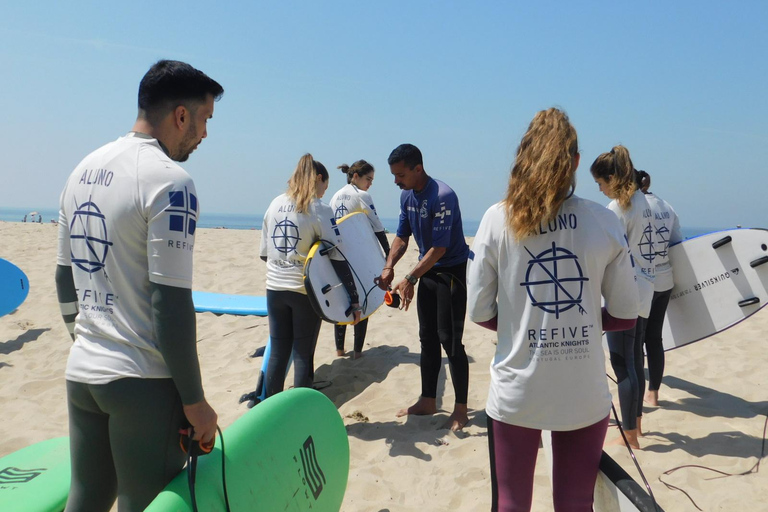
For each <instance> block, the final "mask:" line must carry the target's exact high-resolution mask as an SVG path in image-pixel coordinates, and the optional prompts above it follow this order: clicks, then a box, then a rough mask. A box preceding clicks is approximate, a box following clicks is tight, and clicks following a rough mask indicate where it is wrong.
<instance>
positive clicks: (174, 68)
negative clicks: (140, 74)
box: [139, 60, 224, 117]
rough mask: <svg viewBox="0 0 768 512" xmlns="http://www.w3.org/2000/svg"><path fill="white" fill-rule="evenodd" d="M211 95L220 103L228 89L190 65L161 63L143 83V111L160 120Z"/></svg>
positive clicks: (150, 71)
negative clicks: (181, 105) (188, 103)
mask: <svg viewBox="0 0 768 512" xmlns="http://www.w3.org/2000/svg"><path fill="white" fill-rule="evenodd" d="M209 94H210V95H211V96H213V99H214V100H215V101H218V100H219V99H220V98H221V96H222V95H223V94H224V88H223V87H222V86H221V85H219V83H218V82H217V81H216V80H213V79H212V78H210V77H209V76H208V75H206V74H205V73H203V72H202V71H200V70H199V69H195V68H193V67H192V66H190V65H189V64H187V63H186V62H180V61H178V60H159V61H157V62H156V63H155V64H153V65H152V67H151V68H149V71H147V73H146V74H145V75H144V78H142V79H141V83H140V84H139V110H140V111H144V112H145V113H146V115H147V116H151V117H156V116H159V115H164V114H166V113H167V112H169V111H171V110H172V109H174V108H176V106H178V105H179V104H183V103H186V102H188V101H194V102H203V101H205V99H206V97H207V96H208V95H209Z"/></svg>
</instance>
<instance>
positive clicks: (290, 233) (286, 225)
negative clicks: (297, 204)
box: [272, 218, 301, 254]
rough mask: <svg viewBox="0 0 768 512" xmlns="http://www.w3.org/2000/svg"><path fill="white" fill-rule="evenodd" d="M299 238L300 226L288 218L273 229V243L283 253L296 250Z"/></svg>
mask: <svg viewBox="0 0 768 512" xmlns="http://www.w3.org/2000/svg"><path fill="white" fill-rule="evenodd" d="M299 240H301V238H299V227H298V226H297V225H296V224H294V223H293V222H291V221H290V220H288V219H287V218H286V219H284V220H281V221H280V222H278V223H277V224H276V225H275V229H274V230H273V231H272V243H273V244H274V246H275V249H277V250H278V251H279V252H281V253H283V254H290V253H291V252H294V251H296V246H297V245H298V244H299Z"/></svg>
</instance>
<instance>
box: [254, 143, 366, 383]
mask: <svg viewBox="0 0 768 512" xmlns="http://www.w3.org/2000/svg"><path fill="white" fill-rule="evenodd" d="M328 178H329V176H328V170H327V169H326V168H325V166H324V165H323V164H321V163H320V162H318V161H317V160H315V159H314V158H312V155H310V154H309V153H307V154H305V155H304V156H302V157H301V159H300V160H299V163H298V165H297V166H296V169H295V170H294V172H293V175H292V176H291V178H290V180H288V190H287V191H286V192H285V193H284V194H280V195H279V196H277V197H276V198H275V199H274V200H273V201H272V203H270V205H269V208H268V209H267V212H266V213H265V214H264V222H263V224H262V228H261V249H260V254H261V259H262V260H264V261H266V262H267V286H266V288H267V311H268V313H269V336H270V340H271V341H270V343H271V350H270V354H269V363H268V367H267V372H266V376H265V381H266V396H267V398H268V397H270V396H272V395H274V394H276V393H279V392H280V391H282V390H283V388H284V386H285V373H286V371H287V367H288V361H289V360H290V357H291V353H293V364H294V387H297V388H298V387H311V386H312V383H313V379H314V373H315V371H314V356H315V346H316V345H317V337H318V335H319V334H320V324H321V322H322V320H321V318H320V316H318V314H317V313H316V312H315V310H314V309H313V307H312V304H311V303H310V300H309V298H308V297H307V290H306V288H305V287H304V263H305V261H306V260H307V254H308V253H309V250H310V249H311V248H312V246H313V245H314V244H315V242H317V241H318V240H323V241H325V242H326V243H327V244H328V245H329V246H336V245H338V244H340V243H341V236H340V234H339V231H338V228H337V227H336V218H335V217H334V215H333V210H331V207H330V206H328V205H327V204H325V203H323V202H322V201H321V198H322V197H323V195H324V194H325V191H326V190H328ZM330 257H331V263H332V265H333V267H334V270H335V271H336V273H337V274H338V275H339V278H340V279H341V281H342V283H343V284H344V288H345V289H346V290H347V293H348V294H349V300H350V304H351V307H352V308H353V314H354V321H353V322H352V323H353V324H357V323H358V322H359V321H360V304H359V299H358V293H357V289H356V287H355V283H354V280H353V277H352V272H351V270H350V268H349V265H348V264H347V263H346V261H345V260H344V258H343V256H342V255H341V254H339V252H338V251H337V250H335V249H331V251H330Z"/></svg>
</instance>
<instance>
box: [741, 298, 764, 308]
mask: <svg viewBox="0 0 768 512" xmlns="http://www.w3.org/2000/svg"><path fill="white" fill-rule="evenodd" d="M759 302H760V299H759V298H757V297H752V298H751V299H744V300H740V301H739V307H742V308H745V307H747V306H751V305H752V304H757V303H759Z"/></svg>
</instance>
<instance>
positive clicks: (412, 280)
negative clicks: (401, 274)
mask: <svg viewBox="0 0 768 512" xmlns="http://www.w3.org/2000/svg"><path fill="white" fill-rule="evenodd" d="M405 280H406V281H408V282H409V283H411V284H412V285H413V286H416V283H417V282H419V278H418V277H413V276H412V275H411V274H405Z"/></svg>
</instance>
